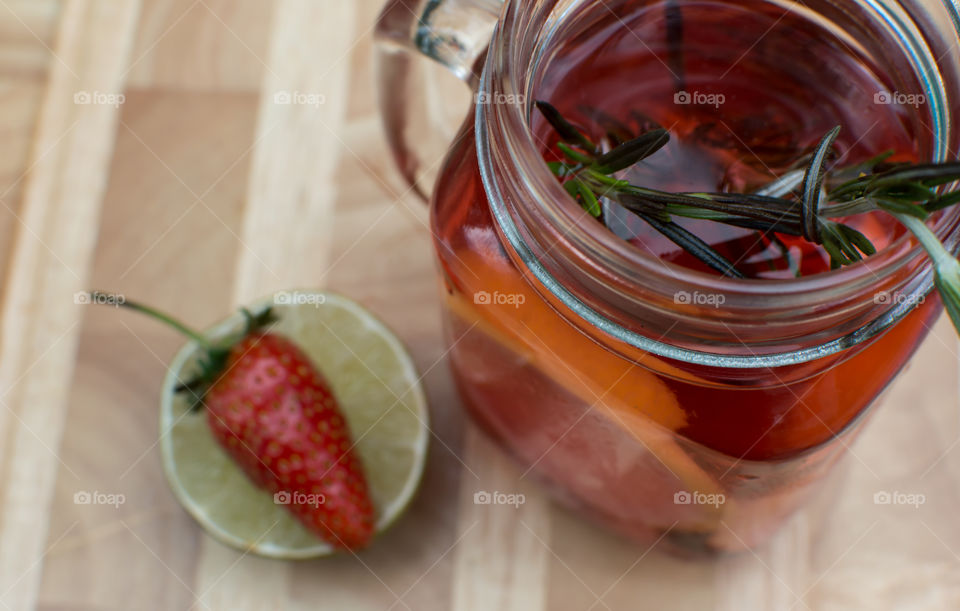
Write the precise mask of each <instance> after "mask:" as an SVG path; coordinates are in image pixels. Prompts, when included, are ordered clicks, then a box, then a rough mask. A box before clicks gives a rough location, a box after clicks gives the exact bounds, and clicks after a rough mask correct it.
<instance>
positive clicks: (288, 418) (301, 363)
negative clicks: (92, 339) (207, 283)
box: [94, 294, 374, 550]
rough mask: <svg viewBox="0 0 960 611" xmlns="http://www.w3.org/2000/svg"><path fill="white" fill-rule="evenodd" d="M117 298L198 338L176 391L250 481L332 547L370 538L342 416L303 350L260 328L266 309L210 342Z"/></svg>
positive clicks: (365, 498) (360, 477)
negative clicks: (197, 349)
mask: <svg viewBox="0 0 960 611" xmlns="http://www.w3.org/2000/svg"><path fill="white" fill-rule="evenodd" d="M94 296H95V297H96V294H94ZM123 305H124V306H125V307H128V308H131V309H134V310H138V311H141V312H144V313H147V314H149V315H151V316H153V317H155V318H158V319H160V320H162V321H164V322H166V323H168V324H170V325H172V326H174V327H176V328H177V329H178V330H180V331H181V332H183V333H185V334H187V335H188V336H190V337H191V338H193V339H194V340H196V341H197V342H198V343H199V344H200V345H201V346H202V349H203V350H204V351H205V356H204V358H202V359H201V360H200V364H201V372H200V375H199V376H198V377H197V378H196V379H194V380H191V381H190V382H188V383H186V384H183V385H181V386H180V387H178V388H177V391H178V392H184V393H189V394H190V395H191V397H192V398H194V399H195V403H196V404H197V405H198V406H200V405H203V406H204V407H206V412H207V422H208V424H209V425H210V430H211V431H212V432H213V436H214V438H215V439H216V440H217V442H218V443H219V444H220V445H221V446H222V447H223V448H224V449H225V450H226V451H227V453H228V454H229V455H230V457H231V458H232V459H233V460H234V461H235V462H236V463H237V464H238V465H239V466H240V468H241V469H242V470H243V472H244V473H246V475H247V476H248V477H249V478H250V479H251V480H253V482H254V483H255V484H257V485H258V486H259V487H261V488H265V489H266V490H267V491H269V492H270V493H272V494H273V495H274V499H275V501H276V502H278V503H282V504H283V505H284V506H286V507H287V508H288V509H289V510H290V511H291V512H292V513H293V514H294V515H295V516H296V517H297V518H298V519H299V520H300V522H302V523H303V524H304V525H305V526H306V527H307V528H308V529H309V530H310V531H311V532H313V533H315V534H317V535H318V536H320V537H321V538H323V539H324V540H326V541H328V542H329V543H331V544H332V545H334V546H335V547H340V548H345V549H354V550H355V549H360V548H362V547H364V546H366V545H367V544H368V543H369V542H370V539H371V538H372V537H373V533H374V512H373V505H372V503H371V502H370V496H369V492H368V490H367V481H366V478H365V477H364V473H363V469H362V466H361V464H360V462H359V461H358V460H357V458H356V456H355V455H354V453H353V451H352V446H353V442H352V441H351V437H350V431H349V429H348V427H347V423H346V421H345V420H344V417H343V414H342V413H341V412H340V408H339V406H338V405H337V401H336V398H335V397H334V396H333V393H332V392H331V390H330V386H329V384H328V383H327V381H326V380H325V379H324V377H323V375H322V374H321V373H320V372H319V371H317V369H316V367H314V365H313V363H311V362H310V359H309V357H307V355H306V354H304V353H303V351H302V350H300V349H299V348H298V347H297V346H296V344H294V343H293V342H292V341H290V340H289V339H287V338H285V337H283V336H281V335H277V334H275V333H268V332H264V331H263V327H265V326H266V325H268V324H270V322H272V321H273V318H272V315H271V313H270V311H269V310H265V311H264V312H261V313H259V314H257V315H256V316H254V315H251V314H250V313H248V312H247V311H246V310H243V313H244V314H245V315H246V317H247V323H248V324H247V327H246V329H245V331H244V332H243V333H242V334H240V335H239V336H237V337H235V338H233V339H232V340H229V341H227V342H225V343H216V344H214V343H212V342H210V341H209V340H208V339H206V338H204V337H203V336H202V335H200V334H199V333H197V332H195V331H193V330H191V329H189V328H187V327H186V326H184V325H183V324H181V323H179V322H178V321H175V320H173V319H172V318H170V317H169V316H166V315H164V314H161V313H159V312H157V311H156V310H153V309H152V308H148V307H146V306H143V305H140V304H137V303H134V302H130V301H126V302H124V303H123Z"/></svg>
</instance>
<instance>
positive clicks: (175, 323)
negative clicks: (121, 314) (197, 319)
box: [90, 291, 215, 350]
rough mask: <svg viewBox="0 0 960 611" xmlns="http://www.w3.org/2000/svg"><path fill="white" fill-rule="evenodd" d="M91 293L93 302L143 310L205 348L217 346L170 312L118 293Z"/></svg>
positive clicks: (138, 310) (209, 348)
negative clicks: (166, 312) (121, 297)
mask: <svg viewBox="0 0 960 611" xmlns="http://www.w3.org/2000/svg"><path fill="white" fill-rule="evenodd" d="M90 295H91V297H93V302H94V303H110V304H117V305H120V306H122V307H124V308H127V309H128V310H134V311H137V312H142V313H143V314H146V315H147V316H150V317H151V318H154V319H156V320H159V321H160V322H162V323H166V324H167V325H169V326H171V327H173V328H174V329H176V330H177V331H179V332H180V333H182V334H184V335H186V336H187V337H189V338H190V339H192V340H193V341H195V342H197V343H198V344H200V345H201V346H203V347H204V348H206V349H208V350H212V349H214V348H215V346H214V345H213V344H211V343H210V340H208V339H207V338H205V337H204V336H203V335H202V334H200V333H199V332H198V331H195V330H194V329H191V328H190V327H188V326H187V325H185V324H183V323H182V322H180V321H179V320H177V319H176V318H173V317H172V316H170V315H169V314H164V313H163V312H161V311H159V310H155V309H153V308H151V307H150V306H145V305H143V304H142V303H137V302H135V301H128V300H127V299H119V298H117V297H118V296H117V295H112V294H110V293H101V292H99V291H91V293H90Z"/></svg>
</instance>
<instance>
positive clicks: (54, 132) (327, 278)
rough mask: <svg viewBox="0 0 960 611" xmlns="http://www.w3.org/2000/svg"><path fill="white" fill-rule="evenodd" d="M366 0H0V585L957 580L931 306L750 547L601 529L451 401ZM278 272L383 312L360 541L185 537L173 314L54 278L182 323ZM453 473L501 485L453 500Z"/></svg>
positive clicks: (689, 589)
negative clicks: (158, 319) (377, 411)
mask: <svg viewBox="0 0 960 611" xmlns="http://www.w3.org/2000/svg"><path fill="white" fill-rule="evenodd" d="M380 2H381V0H355V1H353V2H342V1H338V0H0V133H2V134H3V150H2V155H0V299H2V310H0V312H2V313H0V316H2V318H0V325H2V326H0V608H3V609H13V610H19V609H32V608H40V609H67V608H69V609H124V610H126V609H187V608H198V609H229V610H234V609H279V608H290V609H298V608H303V609H331V610H345V609H350V610H367V609H370V610H373V609H415V610H421V609H422V610H438V611H445V610H450V609H452V610H455V611H474V610H488V609H504V610H511V611H521V610H522V611H536V610H539V609H544V610H546V609H550V610H554V609H556V610H567V609H570V610H577V609H580V610H586V609H610V610H620V609H648V608H649V609H690V610H694V609H695V610H697V611H703V610H705V609H715V610H744V609H746V610H753V609H756V610H761V611H768V610H773V611H780V610H789V609H810V610H816V611H821V610H823V611H828V610H841V609H843V610H847V609H869V610H871V611H872V610H885V609H931V610H938V611H939V610H948V609H960V556H958V554H960V523H958V521H957V520H956V515H957V507H958V506H960V450H958V449H957V448H956V446H957V445H960V444H958V441H960V419H958V414H960V409H958V408H960V406H958V400H957V397H958V394H957V382H956V381H957V378H958V368H957V363H958V358H957V341H956V337H955V335H954V333H953V330H952V329H951V327H950V325H949V324H948V323H947V322H946V321H945V320H941V321H940V322H939V323H938V324H937V326H936V327H935V328H934V329H933V330H932V332H931V335H930V338H929V339H928V340H927V341H926V343H925V344H924V345H923V347H922V349H921V350H920V352H919V353H918V354H917V356H916V358H915V359H914V361H913V364H912V366H911V367H910V369H909V370H908V371H907V372H906V373H905V374H904V375H902V376H901V377H900V378H899V379H898V380H897V381H896V383H895V384H894V385H893V387H892V388H891V390H890V391H889V393H888V394H887V395H886V397H885V399H884V402H883V403H884V404H883V405H882V406H881V407H880V409H879V410H878V412H877V414H876V417H875V418H874V419H873V420H872V422H871V423H870V424H869V426H868V427H867V428H866V430H865V432H864V433H863V435H862V436H861V437H860V438H859V439H858V440H857V441H856V443H854V444H853V445H852V446H851V448H850V459H849V460H848V461H847V464H846V467H845V469H844V473H843V475H844V478H843V479H840V480H838V481H837V483H836V489H835V493H834V495H833V496H834V499H835V502H833V503H832V504H831V506H830V507H829V508H827V509H826V510H822V511H821V510H820V509H818V508H811V509H809V510H808V511H805V512H804V513H802V514H801V515H799V516H798V517H797V519H796V520H794V521H793V522H792V523H791V524H790V525H789V526H788V527H787V528H786V529H785V530H784V532H783V533H782V534H781V536H779V537H778V538H777V539H776V540H775V541H774V542H773V543H772V544H771V545H770V546H769V547H768V548H766V549H764V550H761V551H758V552H757V553H756V554H744V555H741V556H737V557H733V558H727V559H723V560H719V561H714V562H685V561H681V560H677V559H674V558H671V557H668V556H665V555H662V554H661V553H660V552H659V551H658V550H657V549H656V548H653V549H645V548H638V547H636V546H633V545H630V544H627V543H624V542H622V541H619V540H618V539H617V538H616V537H614V536H612V535H610V534H607V533H605V532H603V531H601V530H599V529H597V528H595V527H593V526H591V525H589V524H587V523H584V522H582V521H580V520H579V519H577V518H576V517H574V516H573V515H571V514H569V513H568V512H566V511H565V510H563V509H560V508H558V507H556V506H554V505H553V504H551V502H550V501H549V500H548V499H547V498H546V497H545V496H544V494H543V493H542V491H541V490H540V489H539V488H538V486H537V485H536V484H535V483H534V482H532V481H529V478H522V477H521V472H520V471H519V470H518V469H517V468H516V467H515V466H514V465H513V464H512V463H511V462H510V461H509V460H507V459H506V458H505V457H504V456H503V455H502V454H501V453H500V452H498V451H497V450H496V449H495V448H493V447H492V446H491V445H490V444H489V442H488V441H486V440H485V439H484V438H483V437H482V436H481V435H479V434H478V432H477V431H476V430H475V429H474V428H473V427H472V426H471V425H470V424H468V423H467V422H465V420H464V418H463V414H462V411H461V408H460V405H459V402H458V399H457V397H456V395H455V393H454V389H453V385H452V383H451V380H450V376H449V372H448V369H447V363H446V361H445V358H444V357H445V352H444V346H443V343H442V340H441V336H440V329H439V324H438V308H439V302H438V298H437V293H436V288H435V274H434V269H433V264H432V261H431V253H430V243H429V242H430V241H429V229H428V227H427V215H426V210H425V208H424V207H423V206H422V205H421V204H420V203H419V202H418V201H417V200H416V199H415V198H414V197H413V196H412V195H411V194H409V193H408V192H407V190H406V189H405V188H404V187H403V186H402V184H401V183H400V181H399V179H398V178H397V175H396V174H395V172H394V171H393V169H392V167H391V162H390V159H389V157H388V155H387V153H386V151H385V148H384V144H383V139H382V136H381V134H380V128H379V123H378V119H377V114H376V108H375V104H374V99H375V98H374V90H373V69H372V63H373V52H372V40H371V29H372V24H373V20H374V18H375V16H376V13H377V11H378V10H379V8H380V7H379V4H380ZM279 91H289V92H301V93H304V94H307V95H310V94H317V95H322V96H323V98H324V99H323V102H324V103H323V104H318V105H316V106H315V107H308V106H303V105H282V104H277V103H275V100H274V97H273V96H274V95H275V94H276V93H277V92H279ZM121 95H122V96H123V98H119V97H118V96H121ZM462 95H463V98H464V103H466V100H467V98H468V94H467V92H466V91H463V92H462ZM85 96H86V97H85ZM111 96H112V97H111ZM84 102H91V103H84ZM302 285H305V286H322V287H329V288H331V289H334V290H337V291H340V292H343V293H345V294H347V295H350V296H352V297H354V298H355V299H357V300H359V301H361V302H362V303H364V304H365V305H366V306H368V307H369V308H370V309H372V310H373V311H374V312H376V313H377V314H378V315H380V316H381V317H382V318H383V319H384V320H386V321H387V322H388V323H389V324H390V325H391V326H392V327H393V328H394V329H396V330H397V331H398V332H399V334H400V336H401V337H402V338H403V340H404V341H405V342H406V343H407V345H408V346H409V347H410V349H411V351H412V353H413V354H414V356H415V359H416V361H417V365H418V367H419V368H420V370H421V371H422V372H424V374H425V378H424V383H425V385H426V388H427V391H428V394H429V398H430V402H431V409H432V417H433V420H432V429H433V430H432V433H433V436H432V440H431V442H432V446H431V454H430V462H429V466H428V468H427V473H426V477H425V480H424V483H423V488H422V489H421V491H420V494H419V497H418V499H417V501H416V502H415V503H414V505H413V507H412V509H411V510H410V512H409V514H407V515H406V516H405V517H404V518H403V520H402V521H401V522H400V523H399V525H398V526H397V527H396V528H394V529H393V530H392V531H391V532H389V533H388V534H387V535H386V536H384V537H383V538H382V539H381V540H379V541H378V543H377V545H376V546H374V547H373V548H372V549H370V550H369V551H367V552H364V553H363V554H361V555H359V556H356V557H354V556H343V557H338V558H329V559H324V560H317V561H310V562H302V563H284V562H276V561H268V560H262V559H258V558H254V557H251V556H249V555H244V554H241V553H238V552H236V551H234V550H232V549H228V548H225V547H223V546H221V545H220V544H218V543H216V542H215V541H213V540H211V539H210V538H208V537H207V536H205V535H204V534H203V532H202V531H200V530H199V529H198V528H197V527H196V525H195V524H194V523H193V521H192V520H191V519H190V518H189V517H188V516H187V515H186V514H185V513H184V511H183V510H182V509H181V508H180V507H179V506H178V505H177V503H176V501H175V500H174V499H173V496H172V495H171V494H170V492H169V491H168V489H167V487H166V483H165V480H164V478H163V475H162V473H161V468H160V460H159V456H158V448H157V444H156V440H157V438H158V435H159V434H160V433H161V432H160V431H158V425H157V397H158V393H159V386H160V381H161V379H162V377H163V374H164V371H165V365H164V364H165V363H166V362H167V361H168V360H169V359H170V358H171V357H172V355H173V354H174V352H175V351H176V350H177V348H178V346H179V344H180V340H179V339H178V338H177V337H175V336H174V335H173V334H172V333H170V332H168V331H166V330H164V329H162V328H160V327H158V326H157V325H155V324H153V323H151V322H149V321H145V320H142V319H140V318H137V317H135V316H130V315H126V314H124V313H115V312H112V311H108V310H106V309H94V308H90V307H84V306H83V305H79V304H77V303H75V299H74V295H75V293H76V292H77V291H80V290H81V289H82V288H86V287H91V286H96V287H103V288H110V289H114V290H118V291H121V292H123V293H125V294H127V295H130V296H136V297H138V298H140V299H143V300H146V301H148V302H151V303H154V304H156V305H157V306H160V307H162V308H164V309H167V310H170V311H172V312H174V313H175V314H177V315H179V316H181V317H183V318H185V319H188V320H191V321H196V322H197V323H198V324H204V323H207V322H211V321H214V320H215V319H218V318H219V317H221V316H222V315H223V314H224V313H225V312H227V311H228V310H230V309H231V308H232V307H233V306H234V305H235V304H238V303H241V302H243V301H245V300H247V299H248V298H250V297H252V296H256V295H260V294H263V293H267V292H270V291H272V290H275V289H280V288H284V287H289V286H302ZM480 490H488V491H494V490H499V491H504V492H512V493H522V494H524V495H525V497H526V503H525V504H524V505H522V506H520V507H519V508H518V509H513V508H511V507H490V506H483V505H480V506H478V505H475V504H474V503H473V494H474V493H476V492H478V491H480ZM83 492H91V493H92V492H99V493H102V494H114V495H123V498H124V502H123V503H122V504H120V505H119V506H118V507H113V506H109V505H85V504H78V503H76V502H75V501H74V499H75V495H76V494H77V493H83ZM882 492H891V493H892V492H901V493H910V494H922V495H925V503H923V504H922V505H919V506H918V507H913V506H909V505H902V504H901V505H892V504H891V505H884V504H876V503H875V502H874V495H875V494H877V493H882Z"/></svg>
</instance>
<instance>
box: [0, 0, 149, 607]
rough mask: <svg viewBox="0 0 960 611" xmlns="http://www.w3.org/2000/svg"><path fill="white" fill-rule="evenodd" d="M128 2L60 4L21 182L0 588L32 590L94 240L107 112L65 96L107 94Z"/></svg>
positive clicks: (7, 378) (117, 79)
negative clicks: (50, 60)
mask: <svg viewBox="0 0 960 611" xmlns="http://www.w3.org/2000/svg"><path fill="white" fill-rule="evenodd" d="M138 9H139V3H138V2H136V1H133V0H126V1H105V0H99V1H98V0H90V1H84V0H77V1H76V2H73V3H71V4H70V5H69V6H68V7H65V9H64V12H63V15H62V17H61V27H60V33H59V35H58V38H57V42H56V45H55V48H56V51H55V58H56V60H57V61H56V64H54V65H53V66H52V68H51V74H50V78H49V82H48V85H47V93H46V96H45V98H44V101H43V108H42V111H41V113H40V118H39V126H40V128H39V130H38V132H37V136H36V141H35V148H34V152H33V154H32V157H31V175H30V178H29V180H28V182H27V185H26V187H25V189H24V200H23V205H22V208H21V213H20V214H19V219H18V220H19V221H20V225H19V227H18V228H17V239H16V243H15V245H14V247H13V255H12V257H11V261H14V262H15V263H16V265H15V266H14V268H13V270H12V272H11V274H10V277H9V280H8V282H9V285H8V287H7V289H6V290H5V292H4V300H3V310H2V319H0V325H2V330H3V331H2V332H3V335H2V343H0V359H2V362H3V364H4V366H3V369H2V373H0V392H2V396H3V407H4V408H5V409H4V410H2V411H0V439H3V440H5V442H4V452H3V454H4V459H3V467H4V471H3V476H2V483H3V486H2V493H3V496H2V499H3V502H2V515H0V541H3V545H2V547H0V590H2V591H3V592H5V595H4V599H5V604H7V605H8V606H11V607H15V608H30V607H31V606H33V604H34V602H35V600H36V594H37V585H38V584H39V582H40V575H41V570H40V569H41V564H42V562H43V557H44V554H45V548H46V546H45V538H46V535H47V532H48V526H49V524H48V521H47V516H48V515H49V512H50V509H49V508H50V502H51V499H52V497H53V484H54V478H55V476H56V472H57V468H58V465H59V463H60V461H61V459H60V458H59V456H58V454H57V448H58V447H59V445H60V435H61V432H62V427H63V422H64V419H65V414H66V407H67V405H66V396H67V386H66V385H65V384H63V381H64V380H69V379H70V378H71V376H72V372H73V366H74V358H73V357H74V350H75V347H76V343H77V332H76V329H77V323H78V321H79V319H80V316H81V314H80V312H81V308H80V307H78V303H77V302H76V301H75V299H74V295H75V294H76V292H77V291H78V290H81V289H82V288H83V281H84V278H85V276H86V273H87V270H88V266H89V260H90V255H91V253H92V251H93V247H94V243H95V240H96V234H97V232H96V227H97V224H98V222H99V211H100V205H101V202H102V199H103V191H104V186H105V184H106V170H107V168H108V167H109V160H110V157H111V154H112V149H113V135H114V131H115V128H116V121H117V116H118V115H119V110H118V109H117V107H115V106H110V105H106V104H98V103H86V104H83V103H77V98H76V97H75V96H77V95H85V94H84V93H83V92H94V91H102V92H107V93H110V92H119V91H122V90H123V83H122V78H121V73H122V68H123V65H124V61H125V58H126V56H127V54H128V53H129V49H130V46H131V44H132V42H133V25H134V23H135V20H136V15H137V10H138Z"/></svg>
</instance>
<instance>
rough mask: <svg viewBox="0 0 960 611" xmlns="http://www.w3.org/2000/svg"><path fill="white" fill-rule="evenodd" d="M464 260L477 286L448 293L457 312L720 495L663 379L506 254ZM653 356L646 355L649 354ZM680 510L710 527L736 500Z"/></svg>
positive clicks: (686, 484)
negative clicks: (553, 298)
mask: <svg viewBox="0 0 960 611" xmlns="http://www.w3.org/2000/svg"><path fill="white" fill-rule="evenodd" d="M458 259H459V260H458V263H460V264H463V265H464V266H465V267H466V268H467V269H469V270H470V272H464V273H463V274H461V275H459V277H460V278H461V280H468V282H467V284H469V285H471V286H467V287H464V289H462V290H459V291H458V290H454V291H451V292H448V300H447V303H448V307H449V309H450V310H451V312H452V313H453V314H454V315H456V316H458V317H459V318H461V319H463V320H465V321H467V322H468V324H472V325H474V326H475V327H476V329H478V330H480V331H482V332H483V333H485V334H486V335H488V336H490V337H491V338H492V339H493V340H495V341H496V342H497V343H499V344H500V345H502V346H503V347H505V348H507V349H508V350H510V351H511V352H513V353H515V354H517V355H522V356H523V357H524V358H525V359H527V360H528V361H529V362H530V363H532V364H533V365H534V366H535V367H536V368H537V369H538V370H539V371H540V372H542V373H543V374H545V375H546V376H547V377H549V378H550V379H552V380H553V381H554V382H555V383H556V384H558V385H560V386H562V387H563V388H565V389H566V390H567V391H569V392H570V393H572V394H573V395H575V396H577V397H579V399H580V400H581V401H583V402H584V403H585V404H586V405H589V406H592V407H591V409H595V410H598V411H599V412H600V413H602V414H604V416H606V417H607V418H608V419H609V421H611V422H612V423H615V425H616V426H617V427H620V428H621V429H622V430H624V431H626V432H627V433H628V434H629V436H630V437H632V438H633V439H634V440H636V441H637V442H638V443H639V444H642V445H643V446H645V448H646V449H647V450H648V451H649V452H650V454H652V455H653V456H654V457H655V459H656V460H657V461H659V463H661V464H662V465H663V467H665V468H666V469H667V470H668V471H670V472H671V473H672V474H673V476H675V477H676V480H678V481H679V485H680V488H679V489H680V490H685V491H687V492H689V493H694V492H696V493H699V494H703V495H711V494H712V495H720V494H722V490H723V489H722V487H721V486H720V485H719V483H718V482H717V481H716V480H715V479H714V478H713V477H711V476H710V475H709V474H707V473H706V472H705V471H704V470H703V469H702V468H701V467H700V466H699V465H698V464H697V463H696V462H695V461H694V460H693V458H692V457H691V456H690V454H689V453H688V452H686V451H685V450H684V449H683V448H682V447H681V446H680V445H679V444H678V442H677V441H676V438H675V433H674V431H676V430H678V429H679V428H681V427H683V426H684V425H685V424H686V422H687V416H686V413H685V412H684V410H683V408H682V407H681V406H680V404H679V402H678V401H677V398H676V396H675V395H674V393H673V392H672V391H671V390H670V388H669V387H668V386H667V385H666V384H665V383H664V382H663V380H661V379H660V378H658V377H657V376H656V375H655V374H654V373H652V372H651V371H649V370H648V369H646V368H645V367H643V366H642V365H640V364H638V363H636V362H633V361H631V360H628V359H625V358H622V357H621V356H618V355H616V354H614V353H613V352H612V351H610V350H608V349H607V348H605V347H603V346H602V345H600V344H599V343H597V342H596V341H594V340H593V339H591V338H590V337H588V336H586V335H585V334H583V333H582V332H580V331H579V330H578V329H576V328H575V327H574V326H573V325H571V324H570V323H569V322H568V321H567V320H565V319H564V318H563V317H562V316H561V315H560V314H559V313H558V312H557V311H556V310H554V308H553V307H552V306H551V305H550V304H549V303H547V302H546V301H544V300H543V299H542V298H541V297H540V295H539V294H538V293H537V292H536V291H535V290H534V289H533V288H532V287H531V286H530V285H529V284H528V283H527V281H526V280H525V279H523V278H522V277H521V276H520V275H519V274H518V272H517V270H516V269H515V268H513V267H512V266H510V265H508V264H506V263H505V262H503V261H502V259H498V258H493V257H490V258H482V257H481V256H480V255H478V254H476V253H469V252H468V253H460V254H459V257H458ZM473 289H476V290H473ZM653 358H654V357H652V356H650V355H644V356H643V359H644V360H646V359H653ZM660 364H661V363H659V362H658V363H657V364H656V365H657V367H659V366H660ZM663 365H665V366H666V364H665V363H664V364H663ZM668 367H669V366H668ZM684 377H687V378H689V374H685V376H684ZM598 443H601V442H600V441H598ZM671 494H672V493H671ZM721 498H722V497H721ZM674 509H676V511H673V512H672V515H675V516H677V517H678V518H679V524H678V525H677V526H678V527H679V528H683V529H686V530H697V531H709V530H713V529H714V528H716V527H717V526H718V524H719V520H720V519H721V517H722V515H723V514H724V512H725V511H729V510H730V509H731V504H730V503H729V502H725V503H723V504H720V505H709V504H703V505H694V506H691V507H687V508H683V507H677V508H674ZM663 526H664V527H666V526H670V522H667V523H666V524H663Z"/></svg>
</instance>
